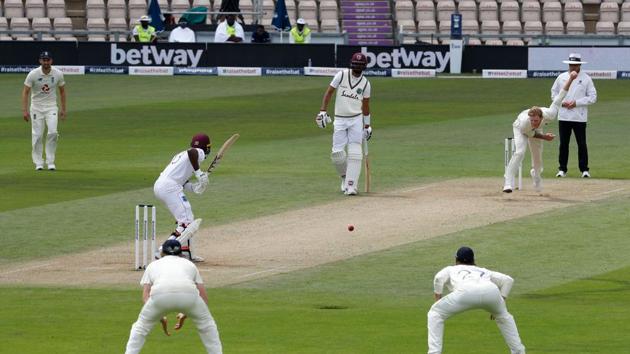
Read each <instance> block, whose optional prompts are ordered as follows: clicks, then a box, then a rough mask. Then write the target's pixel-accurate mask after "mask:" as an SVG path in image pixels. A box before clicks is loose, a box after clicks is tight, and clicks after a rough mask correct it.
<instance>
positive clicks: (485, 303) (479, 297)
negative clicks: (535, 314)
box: [427, 247, 525, 354]
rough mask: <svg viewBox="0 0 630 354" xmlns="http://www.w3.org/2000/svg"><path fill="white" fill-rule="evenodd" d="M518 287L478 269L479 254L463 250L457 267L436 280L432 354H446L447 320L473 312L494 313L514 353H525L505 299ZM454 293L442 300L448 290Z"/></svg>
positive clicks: (429, 317) (431, 323) (430, 325)
mask: <svg viewBox="0 0 630 354" xmlns="http://www.w3.org/2000/svg"><path fill="white" fill-rule="evenodd" d="M512 284H514V279H512V278H511V277H510V276H508V275H505V274H502V273H499V272H494V271H491V270H488V269H485V268H480V267H477V266H475V254H474V253H473V250H472V249H470V248H468V247H461V248H460V249H459V250H457V254H456V256H455V265H454V266H448V267H446V268H444V269H442V270H440V271H439V272H438V273H437V274H436V275H435V278H434V280H433V287H434V291H435V294H434V295H435V300H436V302H435V303H434V304H433V306H431V309H430V310H429V313H428V315H427V324H428V329H429V354H439V353H442V338H443V337H444V321H445V320H446V319H448V318H449V317H451V316H453V315H456V314H458V313H460V312H464V311H467V310H472V309H481V310H486V311H488V312H490V314H491V316H490V319H493V320H495V321H496V323H497V326H499V330H500V331H501V334H502V335H503V338H504V339H505V342H506V343H507V345H508V347H510V351H511V353H512V354H525V347H524V346H523V344H522V343H521V338H520V337H519V335H518V329H517V328H516V323H515V322H514V317H512V315H510V313H509V312H508V311H507V307H506V305H505V299H506V298H507V296H508V294H509V293H510V290H511V289H512ZM445 286H446V287H447V288H448V289H449V290H450V291H451V292H450V293H449V294H448V295H446V296H444V297H442V294H443V290H444V287H445Z"/></svg>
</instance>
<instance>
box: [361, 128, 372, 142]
mask: <svg viewBox="0 0 630 354" xmlns="http://www.w3.org/2000/svg"><path fill="white" fill-rule="evenodd" d="M371 138H372V127H367V128H365V129H363V139H365V140H366V141H367V140H370V139H371Z"/></svg>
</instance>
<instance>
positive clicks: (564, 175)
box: [556, 171, 567, 177]
mask: <svg viewBox="0 0 630 354" xmlns="http://www.w3.org/2000/svg"><path fill="white" fill-rule="evenodd" d="M566 176H567V173H566V172H564V171H558V173H556V177H566Z"/></svg>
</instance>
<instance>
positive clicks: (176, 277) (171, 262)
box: [140, 256, 203, 295]
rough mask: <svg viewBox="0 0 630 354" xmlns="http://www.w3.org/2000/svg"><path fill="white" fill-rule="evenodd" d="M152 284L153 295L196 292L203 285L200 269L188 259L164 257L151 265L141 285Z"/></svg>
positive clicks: (145, 272)
mask: <svg viewBox="0 0 630 354" xmlns="http://www.w3.org/2000/svg"><path fill="white" fill-rule="evenodd" d="M146 284H151V295H155V294H160V293H162V294H163V293H169V292H189V291H196V292H197V293H199V290H198V289H197V284H203V280H202V279H201V275H200V274H199V269H197V267H196V266H195V265H194V264H193V263H192V262H191V261H189V260H187V259H186V258H182V257H178V256H164V257H162V258H160V259H158V260H156V261H153V262H151V263H149V265H148V266H147V269H146V270H145V271H144V274H143V275H142V279H141V280H140V285H146Z"/></svg>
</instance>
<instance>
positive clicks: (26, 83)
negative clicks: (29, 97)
mask: <svg viewBox="0 0 630 354" xmlns="http://www.w3.org/2000/svg"><path fill="white" fill-rule="evenodd" d="M32 79H33V74H31V73H28V75H26V79H24V86H28V87H33V84H32V83H31V81H33V80H32Z"/></svg>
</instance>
